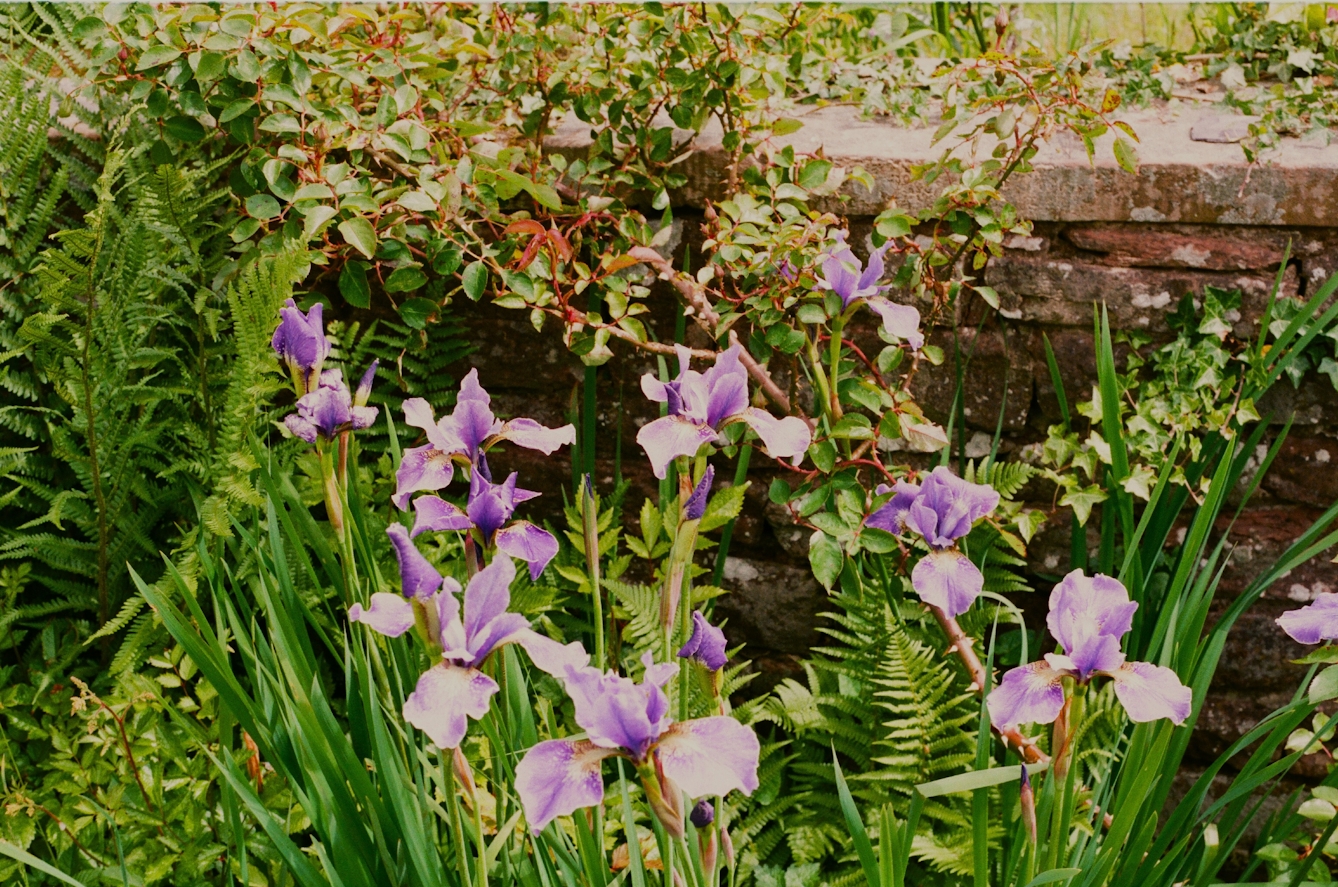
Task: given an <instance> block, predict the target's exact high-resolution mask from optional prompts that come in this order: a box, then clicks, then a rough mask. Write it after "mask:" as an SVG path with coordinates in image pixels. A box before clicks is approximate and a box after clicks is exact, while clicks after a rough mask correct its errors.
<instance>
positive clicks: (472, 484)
mask: <svg viewBox="0 0 1338 887" xmlns="http://www.w3.org/2000/svg"><path fill="white" fill-rule="evenodd" d="M515 490H516V472H514V471H513V472H511V476H510V477H508V478H507V479H506V480H505V481H504V482H503V483H500V484H495V483H493V482H492V481H490V480H488V479H487V478H486V477H484V474H483V472H482V471H478V470H476V471H475V472H474V475H473V477H471V478H470V479H469V502H468V503H467V504H466V510H467V513H468V514H469V520H470V522H471V523H472V524H473V525H474V526H475V527H477V528H478V530H479V532H480V533H482V534H483V538H484V540H485V541H486V542H488V543H489V544H491V542H492V536H493V534H494V533H496V532H497V531H498V530H500V529H501V528H502V526H503V525H504V524H505V523H506V522H507V521H508V520H510V519H511V514H512V512H514V511H515V510H516V503H515Z"/></svg>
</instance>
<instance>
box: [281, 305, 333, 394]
mask: <svg viewBox="0 0 1338 887" xmlns="http://www.w3.org/2000/svg"><path fill="white" fill-rule="evenodd" d="M324 310H325V309H324V306H322V305H321V303H320V302H317V303H316V304H314V305H312V306H311V310H310V311H308V312H307V313H306V314H303V313H302V312H301V311H299V310H298V308H297V303H296V302H294V301H293V300H292V299H289V300H288V301H287V302H285V303H284V307H282V308H280V309H279V327H278V329H276V330H275V331H274V338H272V339H271V340H270V345H271V346H272V347H273V348H274V353H275V354H277V355H278V356H279V360H282V361H283V362H284V364H285V365H286V366H287V367H288V373H289V374H290V375H291V376H292V377H293V385H294V386H295V387H296V388H297V393H298V394H299V395H302V394H306V393H307V392H309V391H311V389H313V388H315V387H316V384H317V380H318V379H320V377H321V364H323V363H324V362H325V358H327V357H329V356H330V340H329V339H327V338H325V323H324V321H323V319H322V314H323V312H324Z"/></svg>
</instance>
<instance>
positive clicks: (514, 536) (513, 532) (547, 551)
mask: <svg viewBox="0 0 1338 887" xmlns="http://www.w3.org/2000/svg"><path fill="white" fill-rule="evenodd" d="M493 543H494V544H495V545H496V546H497V549H498V550H499V551H503V552H506V553H507V554H509V555H511V556H512V557H515V558H520V559H521V560H523V561H525V562H526V563H527V564H529V565H530V580H531V581H533V580H536V579H538V578H539V574H540V573H542V572H543V571H544V567H546V566H548V563H549V561H551V560H552V559H553V558H555V557H557V553H558V541H557V539H555V538H553V534H552V533H550V532H548V531H547V530H545V529H542V528H540V527H536V526H535V525H534V524H532V523H530V522H529V521H524V520H518V521H514V522H513V523H511V524H510V525H508V526H505V527H503V528H502V529H500V530H498V531H497V534H496V535H495V536H493Z"/></svg>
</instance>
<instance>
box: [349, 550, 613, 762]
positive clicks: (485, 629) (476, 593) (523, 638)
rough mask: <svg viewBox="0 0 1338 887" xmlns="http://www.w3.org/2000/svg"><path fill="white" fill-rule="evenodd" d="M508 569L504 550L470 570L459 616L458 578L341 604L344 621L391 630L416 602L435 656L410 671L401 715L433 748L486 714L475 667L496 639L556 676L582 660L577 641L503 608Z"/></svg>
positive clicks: (490, 684) (489, 685) (397, 629)
mask: <svg viewBox="0 0 1338 887" xmlns="http://www.w3.org/2000/svg"><path fill="white" fill-rule="evenodd" d="M406 541H407V540H406ZM409 544H410V545H412V544H413V543H412V542H410V543H409ZM515 577H516V568H515V565H514V564H512V563H511V559H510V558H509V557H506V556H505V555H503V556H502V557H499V558H497V559H496V560H494V561H493V562H492V563H491V564H490V565H488V566H487V567H484V568H483V569H482V570H480V571H479V572H478V573H476V574H475V575H474V578H473V579H470V580H469V586H468V587H467V588H466V589H465V594H464V598H465V601H464V613H463V618H462V614H461V608H460V601H459V599H458V598H457V597H456V592H458V591H459V589H460V586H459V584H458V583H450V584H448V585H447V586H446V587H445V588H443V589H442V590H440V591H437V592H433V593H431V594H429V595H426V596H419V597H418V598H417V599H416V601H414V602H411V601H409V600H407V599H406V598H404V597H401V596H400V595H397V594H390V593H388V592H377V593H376V594H374V595H372V599H371V606H369V607H368V608H366V609H363V607H362V605H361V604H354V605H353V606H352V607H350V608H349V611H348V618H349V620H350V621H352V622H361V623H363V624H364V625H366V626H367V627H368V628H370V629H372V630H373V631H376V632H379V633H380V634H383V635H386V636H387V637H392V638H394V637H399V636H400V635H402V634H404V633H405V632H406V631H408V630H409V629H410V628H412V627H413V625H414V622H415V615H414V606H415V603H417V605H418V606H419V607H422V608H423V611H424V616H425V621H426V622H427V624H428V625H429V626H430V632H431V634H432V635H433V636H432V638H431V642H432V643H433V645H434V647H436V648H438V649H439V650H440V652H441V660H440V661H439V662H437V663H436V664H435V665H433V666H432V667H431V668H429V669H428V670H427V671H425V672H423V674H422V676H420V677H419V678H418V686H417V687H416V688H415V689H414V691H413V693H411V694H409V698H408V699H406V700H404V709H403V715H404V719H405V720H406V721H408V722H409V723H410V724H413V725H414V726H415V727H417V728H418V729H420V730H422V731H423V732H424V733H426V734H427V735H428V737H429V738H430V739H431V740H432V741H433V742H434V743H436V744H437V747H438V748H456V747H458V746H459V745H460V742H461V740H462V739H464V736H465V729H466V727H467V726H468V723H469V721H468V719H469V718H473V719H474V720H478V719H479V718H481V717H483V716H484V715H485V714H487V712H488V703H489V700H491V698H492V695H493V694H494V693H496V692H497V683H496V682H495V681H494V680H493V679H492V678H490V677H488V676H487V675H486V674H484V673H483V672H481V671H479V666H480V665H481V664H482V663H483V660H485V659H487V658H488V656H489V655H491V654H492V652H493V651H494V650H496V649H497V648H498V647H501V646H503V645H504V644H513V643H514V644H519V645H520V646H521V647H523V648H524V650H525V652H526V653H528V654H529V655H530V659H531V660H532V661H533V662H534V664H535V666H536V667H538V668H539V669H540V670H542V671H545V672H547V673H548V674H551V675H553V676H554V677H559V678H560V677H564V676H565V675H566V674H567V673H568V669H569V668H578V667H583V666H586V665H587V663H589V661H590V655H589V654H588V653H586V652H585V650H584V649H582V648H581V645H580V644H579V643H574V642H573V643H570V644H567V645H566V646H563V645H561V644H559V643H558V642H557V641H554V640H552V639H551V638H547V637H544V636H543V635H541V634H539V633H538V632H536V631H534V630H533V629H532V628H530V622H529V620H528V619H526V618H525V617H524V616H522V615H521V614H519V613H509V612H507V609H506V608H507V607H508V606H509V605H510V603H511V591H510V588H511V580H513V579H514V578H515ZM404 582H405V585H406V587H407V586H408V585H409V584H410V582H411V580H410V579H409V578H408V577H406V578H405V580H404Z"/></svg>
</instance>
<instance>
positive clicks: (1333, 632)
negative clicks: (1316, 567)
mask: <svg viewBox="0 0 1338 887" xmlns="http://www.w3.org/2000/svg"><path fill="white" fill-rule="evenodd" d="M1277 621H1278V625H1280V626H1282V630H1283V631H1285V632H1287V634H1288V635H1290V636H1291V639H1292V640H1294V641H1296V642H1297V643H1298V644H1318V643H1319V642H1320V641H1331V640H1334V639H1335V638H1338V594H1336V593H1333V592H1326V593H1324V594H1321V595H1319V596H1318V597H1316V598H1315V602H1314V603H1312V604H1307V605H1306V606H1304V607H1301V608H1300V609H1299V610H1292V611H1290V612H1287V613H1283V614H1282V615H1281V616H1279V617H1278V620H1277Z"/></svg>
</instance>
